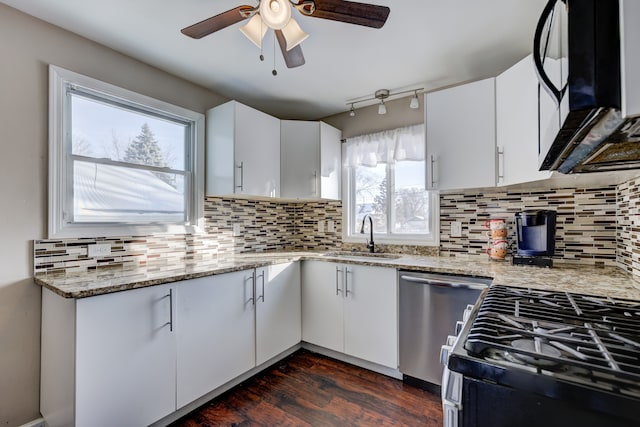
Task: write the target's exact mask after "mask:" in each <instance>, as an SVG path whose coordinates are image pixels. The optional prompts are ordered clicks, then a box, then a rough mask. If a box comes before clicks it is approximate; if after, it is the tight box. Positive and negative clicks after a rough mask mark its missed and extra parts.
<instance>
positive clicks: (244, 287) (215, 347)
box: [176, 270, 255, 408]
mask: <svg viewBox="0 0 640 427" xmlns="http://www.w3.org/2000/svg"><path fill="white" fill-rule="evenodd" d="M253 273H254V270H243V271H237V272H233V273H227V274H221V275H219V276H211V277H202V278H198V279H192V280H188V281H185V282H182V283H180V284H179V286H178V289H177V291H178V293H177V294H178V297H177V301H176V311H177V312H176V332H177V334H176V341H177V354H178V360H177V377H176V378H177V406H178V408H181V407H183V406H184V405H186V404H188V403H191V402H193V401H194V400H196V399H198V398H199V397H201V396H203V395H205V394H207V393H208V392H210V391H211V390H214V389H216V388H218V387H220V386H221V385H223V384H225V383H226V382H228V381H230V380H232V379H234V378H235V377H237V376H239V375H241V374H243V373H244V372H247V371H248V370H249V369H251V368H253V367H254V366H255V340H254V335H255V332H254V331H255V329H254V322H255V314H254V312H255V310H254V304H253Z"/></svg>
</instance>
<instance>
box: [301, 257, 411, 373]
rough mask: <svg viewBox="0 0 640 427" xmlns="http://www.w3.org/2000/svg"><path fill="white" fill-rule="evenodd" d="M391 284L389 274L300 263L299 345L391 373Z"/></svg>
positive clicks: (394, 344) (394, 327) (394, 326)
mask: <svg viewBox="0 0 640 427" xmlns="http://www.w3.org/2000/svg"><path fill="white" fill-rule="evenodd" d="M396 279H397V274H396V270H395V269H393V268H384V267H369V266H361V265H352V264H337V263H331V262H323V261H305V262H304V264H303V266H302V283H303V287H302V316H303V317H302V340H303V341H306V342H309V343H311V344H315V345H318V346H321V347H325V348H328V349H330V350H334V351H338V352H341V353H345V354H347V355H349V356H354V357H357V358H360V359H363V360H366V361H369V362H373V363H377V364H379V365H383V366H387V367H389V368H392V369H396V368H397V367H398V309H397V307H398V303H397V295H398V292H397V283H396Z"/></svg>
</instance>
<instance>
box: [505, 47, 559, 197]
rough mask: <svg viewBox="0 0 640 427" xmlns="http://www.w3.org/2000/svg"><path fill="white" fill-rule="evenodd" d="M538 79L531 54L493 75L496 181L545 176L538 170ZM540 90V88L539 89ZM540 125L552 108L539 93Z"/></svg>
mask: <svg viewBox="0 0 640 427" xmlns="http://www.w3.org/2000/svg"><path fill="white" fill-rule="evenodd" d="M538 90H539V89H538V79H537V78H536V74H535V69H534V66H533V58H532V56H531V55H529V56H527V57H526V58H524V59H522V60H521V61H520V62H518V63H517V64H515V65H514V66H512V67H511V68H509V69H508V70H506V71H505V72H504V73H502V74H500V75H499V76H498V77H496V123H497V129H496V145H497V150H498V185H510V184H517V183H523V182H528V181H536V180H541V179H546V178H549V177H550V176H551V172H549V171H542V172H541V171H538ZM540 90H542V89H540ZM541 101H542V102H543V104H542V105H541V109H540V128H541V130H542V131H543V132H544V130H546V129H547V128H548V123H549V122H550V121H551V120H552V113H553V111H554V110H555V108H554V106H553V105H549V106H548V107H549V108H545V107H546V106H547V105H546V104H545V102H546V103H547V104H552V102H551V99H550V98H549V97H547V96H543V97H541Z"/></svg>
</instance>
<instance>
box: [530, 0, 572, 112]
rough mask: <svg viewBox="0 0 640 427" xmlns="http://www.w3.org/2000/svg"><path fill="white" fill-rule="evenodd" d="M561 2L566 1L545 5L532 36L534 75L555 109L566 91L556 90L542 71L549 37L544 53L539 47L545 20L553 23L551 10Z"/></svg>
mask: <svg viewBox="0 0 640 427" xmlns="http://www.w3.org/2000/svg"><path fill="white" fill-rule="evenodd" d="M559 1H562V2H566V0H549V1H548V2H547V5H546V6H545V7H544V9H543V10H542V15H541V16H540V20H539V21H538V25H537V26H536V31H535V35H534V36H533V63H534V65H535V69H536V74H537V76H538V81H539V82H540V85H541V86H542V87H543V88H544V90H545V91H546V92H547V93H548V94H549V96H551V98H552V99H553V102H555V104H556V106H557V107H560V103H561V102H562V96H563V95H564V92H565V91H566V89H567V86H566V85H565V86H564V87H563V88H562V89H558V88H556V87H555V85H554V84H553V82H552V81H551V79H550V78H549V75H548V74H547V72H546V71H545V70H544V63H543V59H542V57H543V56H546V53H547V48H548V43H549V37H547V43H546V44H545V46H544V52H540V45H541V43H542V33H543V32H544V29H545V24H546V23H547V20H548V19H549V18H551V20H552V21H553V16H552V15H553V10H554V8H555V5H556V3H557V2H559ZM548 31H549V32H551V27H549V30H548Z"/></svg>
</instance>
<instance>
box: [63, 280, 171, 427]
mask: <svg viewBox="0 0 640 427" xmlns="http://www.w3.org/2000/svg"><path fill="white" fill-rule="evenodd" d="M172 289H173V288H172V287H170V286H169V285H161V286H153V287H148V288H142V289H134V290H130V291H126V292H117V293H113V294H108V295H100V296H96V297H90V298H83V299H79V300H78V301H77V306H76V378H75V380H76V395H75V398H76V425H78V426H123V427H124V426H143V425H149V424H151V423H152V422H154V421H157V420H159V419H160V418H162V417H164V416H166V415H168V414H170V413H171V412H173V411H175V410H176V382H175V381H176V350H175V348H176V347H175V329H174V331H171V323H170V322H171V320H172V317H173V315H172V313H171V311H170V310H171V308H172V305H173V304H172V301H171V300H172V298H175V295H174V294H173V290H172ZM174 326H175V325H174Z"/></svg>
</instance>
